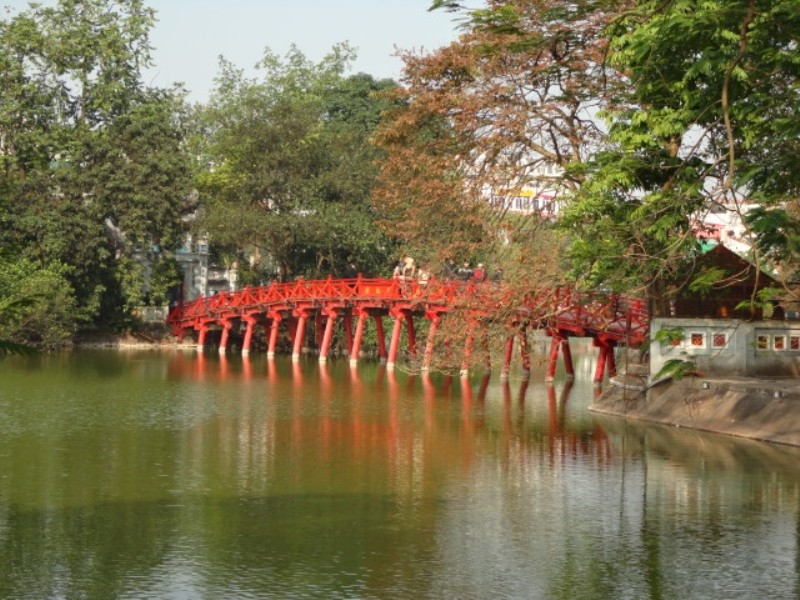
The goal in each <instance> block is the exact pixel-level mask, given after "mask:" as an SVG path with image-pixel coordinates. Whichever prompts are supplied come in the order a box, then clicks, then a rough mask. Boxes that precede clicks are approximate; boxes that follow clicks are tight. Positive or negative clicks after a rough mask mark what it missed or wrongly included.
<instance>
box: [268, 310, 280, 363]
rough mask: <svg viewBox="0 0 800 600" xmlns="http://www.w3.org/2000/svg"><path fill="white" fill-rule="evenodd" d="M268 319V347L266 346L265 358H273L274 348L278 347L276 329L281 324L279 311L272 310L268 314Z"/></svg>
mask: <svg viewBox="0 0 800 600" xmlns="http://www.w3.org/2000/svg"><path fill="white" fill-rule="evenodd" d="M268 316H269V318H270V319H272V323H270V328H269V346H267V358H272V357H274V356H275V347H276V346H277V345H278V328H279V327H280V324H281V313H280V311H277V310H273V311H270V312H269V315H268Z"/></svg>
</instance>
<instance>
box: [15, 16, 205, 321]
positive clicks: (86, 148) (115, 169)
mask: <svg viewBox="0 0 800 600" xmlns="http://www.w3.org/2000/svg"><path fill="white" fill-rule="evenodd" d="M153 20H154V13H153V11H152V9H149V8H146V7H145V5H144V3H143V2H142V1H140V0H125V1H119V2H114V1H111V0H60V1H59V2H58V3H57V4H56V5H55V6H52V7H44V6H40V5H31V7H30V9H29V10H27V11H24V12H22V13H20V14H18V15H16V16H14V17H12V18H10V19H8V20H6V21H3V22H2V23H0V48H1V49H2V52H0V88H2V90H3V93H2V97H0V165H1V168H0V219H1V220H2V227H0V247H3V248H11V249H13V250H14V251H15V252H17V253H19V254H20V255H22V256H23V257H26V258H28V259H29V260H31V261H33V262H35V263H37V264H40V265H42V266H43V267H44V268H49V267H50V265H66V266H68V267H69V268H68V269H67V270H66V271H65V272H64V276H65V277H66V278H67V280H68V281H69V282H70V284H71V286H72V288H73V289H74V292H75V298H76V304H75V306H74V310H75V311H76V315H75V316H76V318H78V319H80V320H83V321H84V322H88V321H89V320H92V319H96V318H97V317H98V315H101V314H102V316H103V317H104V318H106V319H108V318H110V317H112V316H113V315H114V314H116V313H119V311H120V309H121V308H122V307H123V305H124V304H125V297H126V296H132V295H136V294H138V293H139V288H141V285H142V281H141V280H138V281H134V282H133V286H134V287H132V288H128V289H124V288H123V287H121V283H120V282H122V281H131V278H130V277H129V275H130V273H127V274H126V273H124V270H123V269H124V267H123V263H122V262H120V261H119V260H118V259H119V258H120V257H122V256H124V255H125V254H127V253H130V252H131V251H133V250H150V249H153V248H154V247H157V248H162V247H166V248H170V247H172V246H173V245H174V244H175V241H176V239H177V237H178V234H179V232H180V229H181V216H182V214H183V213H184V212H185V210H186V208H187V207H186V206H184V202H185V199H186V198H187V196H188V194H189V191H190V189H191V188H190V183H191V179H190V175H191V171H190V162H189V160H188V156H187V155H186V153H185V152H184V151H183V148H182V138H183V123H182V121H181V115H182V110H183V96H182V91H181V90H170V91H166V90H156V89H148V88H146V87H145V86H144V85H143V84H142V82H141V77H140V70H141V69H142V68H143V67H145V66H147V65H148V64H149V63H150V46H149V41H148V32H149V29H150V27H151V26H152V24H153Z"/></svg>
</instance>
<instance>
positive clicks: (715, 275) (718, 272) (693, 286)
mask: <svg viewBox="0 0 800 600" xmlns="http://www.w3.org/2000/svg"><path fill="white" fill-rule="evenodd" d="M726 275H727V273H726V271H725V270H724V269H720V268H718V267H711V268H709V269H705V270H703V271H702V272H701V273H700V274H698V275H697V277H695V278H694V279H693V280H692V282H691V283H690V284H689V291H690V292H692V293H694V294H707V293H708V292H710V291H711V289H712V288H713V287H714V285H715V284H717V283H719V282H720V281H722V280H723V279H724V278H725V277H726Z"/></svg>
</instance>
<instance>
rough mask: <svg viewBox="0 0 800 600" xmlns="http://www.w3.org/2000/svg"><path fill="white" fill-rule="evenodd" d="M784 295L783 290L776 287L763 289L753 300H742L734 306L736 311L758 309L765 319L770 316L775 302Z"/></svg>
mask: <svg viewBox="0 0 800 600" xmlns="http://www.w3.org/2000/svg"><path fill="white" fill-rule="evenodd" d="M785 293H786V291H785V290H783V289H781V288H777V287H765V288H762V289H760V290H758V292H756V295H755V296H754V297H753V298H750V299H749V300H742V301H741V302H739V303H738V304H737V305H736V310H747V311H753V310H756V309H760V310H762V311H763V314H764V316H765V317H767V318H769V317H771V316H772V311H773V307H774V306H775V301H776V300H777V299H778V298H780V297H781V296H783V295H784V294H785Z"/></svg>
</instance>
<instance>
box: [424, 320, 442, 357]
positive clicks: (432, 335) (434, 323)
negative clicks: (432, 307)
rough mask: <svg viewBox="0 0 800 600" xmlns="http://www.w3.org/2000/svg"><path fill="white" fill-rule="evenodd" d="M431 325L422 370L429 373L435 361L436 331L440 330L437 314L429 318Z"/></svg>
mask: <svg viewBox="0 0 800 600" xmlns="http://www.w3.org/2000/svg"><path fill="white" fill-rule="evenodd" d="M428 318H429V319H430V320H431V325H430V327H429V328H428V340H427V342H426V343H425V354H424V355H423V357H422V370H423V371H428V370H430V368H431V359H433V349H434V346H435V344H436V330H437V329H438V328H439V320H440V317H439V315H438V314H437V313H432V314H431V315H430V316H429V317H428Z"/></svg>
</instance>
